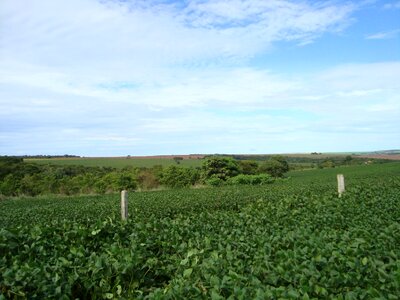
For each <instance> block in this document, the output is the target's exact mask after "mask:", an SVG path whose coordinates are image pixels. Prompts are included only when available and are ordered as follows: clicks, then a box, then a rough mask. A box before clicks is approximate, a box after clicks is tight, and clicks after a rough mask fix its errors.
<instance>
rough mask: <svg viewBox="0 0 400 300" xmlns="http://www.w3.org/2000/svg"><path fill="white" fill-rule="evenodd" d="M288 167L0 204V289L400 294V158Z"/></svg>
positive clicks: (189, 294) (116, 293) (33, 292)
mask: <svg viewBox="0 0 400 300" xmlns="http://www.w3.org/2000/svg"><path fill="white" fill-rule="evenodd" d="M171 171H172V170H171ZM337 172H340V173H343V174H345V177H346V185H347V190H346V192H345V194H344V195H343V196H342V197H341V198H338V196H337V193H336V182H335V176H336V173H337ZM238 176H241V175H238ZM250 176H252V175H250ZM287 176H288V177H290V178H288V179H285V180H277V181H275V183H274V184H272V185H255V186H254V185H238V184H235V185H225V186H223V187H219V188H205V189H200V190H198V189H179V190H166V191H153V192H138V193H130V198H129V219H128V221H126V222H123V221H121V220H120V216H119V205H118V203H119V197H118V195H113V194H109V195H102V196H100V195H97V196H95V195H93V196H80V197H76V196H73V197H55V196H42V197H37V198H20V199H13V200H5V201H1V202H0V211H1V212H2V213H1V214H0V224H1V225H2V226H1V229H0V294H1V295H2V296H0V298H2V299H4V298H6V299H24V298H25V299H26V298H28V299H44V298H58V299H72V298H73V299H75V298H79V299H93V298H98V299H113V298H117V299H132V298H134V299H279V298H282V299H321V298H323V299H398V295H400V280H399V278H400V277H399V276H400V263H399V262H400V223H399V220H400V198H399V195H400V164H399V163H390V164H384V165H362V166H352V167H342V168H338V169H337V170H335V169H324V170H313V171H297V172H289V173H288V175H287ZM230 178H231V179H227V182H229V181H230V180H232V179H233V178H235V177H230ZM236 178H240V177H237V176H236Z"/></svg>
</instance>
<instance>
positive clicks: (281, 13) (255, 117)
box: [0, 0, 400, 156]
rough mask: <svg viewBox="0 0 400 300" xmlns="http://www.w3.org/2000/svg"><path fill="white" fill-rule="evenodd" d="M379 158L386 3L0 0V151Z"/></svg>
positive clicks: (392, 99)
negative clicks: (357, 154) (364, 154)
mask: <svg viewBox="0 0 400 300" xmlns="http://www.w3.org/2000/svg"><path fill="white" fill-rule="evenodd" d="M383 149H400V1H399V0H392V1H389V0H376V1H374V0H365V1H362V0H358V1H351V0H348V1H335V0H331V1H315V0H314V1H312V0H183V1H175V0H168V1H167V0H68V1H63V0H25V1H24V0H1V1H0V155H63V154H70V155H80V156H125V155H159V154H165V155H168V154H195V153H202V154H211V153H237V154H240V153H242V154H245V153H246V154H268V153H299V152H315V151H316V152H348V151H373V150H383Z"/></svg>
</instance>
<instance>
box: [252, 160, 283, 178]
mask: <svg viewBox="0 0 400 300" xmlns="http://www.w3.org/2000/svg"><path fill="white" fill-rule="evenodd" d="M259 171H260V173H267V174H269V175H271V176H273V177H283V175H284V174H285V173H286V172H287V171H289V164H288V163H287V161H286V160H284V158H283V157H281V156H275V157H273V158H271V159H270V160H267V161H265V162H264V163H262V164H261V166H260V168H259Z"/></svg>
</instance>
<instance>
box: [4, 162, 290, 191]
mask: <svg viewBox="0 0 400 300" xmlns="http://www.w3.org/2000/svg"><path fill="white" fill-rule="evenodd" d="M288 170H289V165H288V163H287V161H285V160H284V159H283V158H282V157H279V156H276V157H273V158H270V159H268V160H266V161H264V162H262V163H259V162H256V161H251V160H241V161H239V160H235V159H233V158H231V157H221V156H213V157H208V158H206V159H204V161H203V164H202V166H201V167H197V168H193V167H192V168H188V167H182V166H179V165H172V166H168V167H163V166H161V165H157V166H154V167H151V168H138V167H132V166H128V167H125V168H123V169H116V168H110V167H87V166H81V165H76V166H59V165H52V164H46V165H41V164H35V163H29V162H24V161H23V159H22V158H18V157H7V156H6V157H0V195H3V196H20V195H27V196H36V195H46V194H62V195H76V194H105V193H113V192H118V191H121V190H123V189H126V190H131V191H133V190H151V189H158V188H183V187H190V186H195V185H209V186H222V185H237V184H253V185H260V184H270V183H272V182H273V181H274V180H275V178H278V177H283V175H284V174H285V173H286V172H287V171H288Z"/></svg>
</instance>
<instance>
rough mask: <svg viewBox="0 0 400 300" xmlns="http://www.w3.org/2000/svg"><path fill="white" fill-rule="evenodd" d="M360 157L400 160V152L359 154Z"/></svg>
mask: <svg viewBox="0 0 400 300" xmlns="http://www.w3.org/2000/svg"><path fill="white" fill-rule="evenodd" d="M356 157H360V158H371V159H388V160H400V154H392V155H391V154H371V155H357V156H356Z"/></svg>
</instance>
